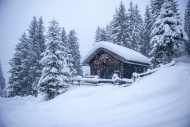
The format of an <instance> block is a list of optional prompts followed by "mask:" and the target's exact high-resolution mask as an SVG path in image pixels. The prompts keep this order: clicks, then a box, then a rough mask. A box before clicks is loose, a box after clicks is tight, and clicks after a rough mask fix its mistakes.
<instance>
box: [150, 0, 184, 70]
mask: <svg viewBox="0 0 190 127" xmlns="http://www.w3.org/2000/svg"><path fill="white" fill-rule="evenodd" d="M151 35H152V39H151V46H152V48H153V49H152V51H151V52H150V55H151V56H152V62H153V64H154V65H155V66H156V65H158V64H160V63H168V62H170V61H171V60H172V58H173V57H174V53H177V51H178V50H179V46H180V45H181V42H182V41H183V40H186V34H185V32H184V31H183V29H182V20H181V18H180V17H179V15H178V13H177V12H176V13H175V11H174V9H173V6H172V3H171V2H170V1H169V0H168V1H166V2H165V3H164V4H163V5H162V8H161V11H160V15H159V16H158V18H157V19H156V22H155V23H154V25H153V31H152V33H151Z"/></svg>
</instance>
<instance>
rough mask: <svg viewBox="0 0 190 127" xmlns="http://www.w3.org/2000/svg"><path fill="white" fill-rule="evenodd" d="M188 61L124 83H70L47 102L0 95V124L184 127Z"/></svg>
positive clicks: (189, 114) (189, 106) (188, 121)
mask: <svg viewBox="0 0 190 127" xmlns="http://www.w3.org/2000/svg"><path fill="white" fill-rule="evenodd" d="M189 93H190V64H187V63H178V64H176V65H175V66H172V67H169V68H167V67H166V68H163V69H161V70H159V71H157V72H156V73H154V74H152V75H150V76H147V77H145V78H144V79H142V80H140V81H139V82H135V83H134V84H132V85H131V86H129V87H125V88H124V87H121V86H111V85H110V86H98V87H94V86H80V87H73V88H71V89H70V90H69V91H67V92H66V93H65V94H62V95H60V96H58V97H56V98H55V99H53V100H51V101H46V102H37V100H36V99H35V98H33V97H25V98H21V97H15V98H10V99H3V98H0V127H189V126H190V96H189Z"/></svg>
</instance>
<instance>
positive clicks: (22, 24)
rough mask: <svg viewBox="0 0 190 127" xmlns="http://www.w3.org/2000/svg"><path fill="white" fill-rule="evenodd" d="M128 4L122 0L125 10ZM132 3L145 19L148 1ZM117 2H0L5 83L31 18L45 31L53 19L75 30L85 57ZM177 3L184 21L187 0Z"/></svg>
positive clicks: (113, 12)
mask: <svg viewBox="0 0 190 127" xmlns="http://www.w3.org/2000/svg"><path fill="white" fill-rule="evenodd" d="M130 1H131V0H122V2H123V3H124V5H125V6H126V9H127V10H128V7H129V2H130ZM132 1H133V3H134V4H135V3H137V4H138V6H139V10H140V14H141V15H142V17H143V18H144V13H145V8H146V5H148V4H149V3H150V0H132ZM120 2H121V0H0V60H1V63H2V68H3V74H4V77H5V79H6V82H7V81H8V78H9V76H10V74H9V73H8V71H9V70H10V65H9V64H8V62H9V61H10V60H11V58H12V57H13V54H14V53H15V51H14V49H15V46H16V44H17V43H18V42H19V41H18V38H19V37H20V36H21V34H22V33H23V32H26V33H27V29H28V27H29V24H30V22H31V20H32V18H33V16H36V17H37V18H39V17H40V16H42V18H43V21H44V26H45V27H46V29H47V27H48V26H49V22H50V21H52V19H53V18H55V19H56V20H57V21H58V22H59V24H60V26H61V27H64V28H65V30H66V31H69V30H71V29H75V30H76V32H77V37H78V38H79V44H80V53H81V55H82V56H84V55H85V53H87V52H88V50H90V48H91V47H92V44H93V43H94V36H95V31H96V29H97V26H100V27H104V26H106V25H107V23H109V22H110V21H111V20H112V18H113V15H114V14H115V9H116V7H118V6H119V4H120ZM178 3H179V12H180V13H181V15H180V16H181V18H182V19H184V13H185V7H186V4H187V0H178ZM45 33H46V32H45Z"/></svg>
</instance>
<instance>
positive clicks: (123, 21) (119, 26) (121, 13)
mask: <svg viewBox="0 0 190 127" xmlns="http://www.w3.org/2000/svg"><path fill="white" fill-rule="evenodd" d="M127 23H128V22H127V15H126V9H125V6H124V4H123V3H122V2H121V3H120V5H119V10H118V9H116V12H115V15H114V18H113V21H112V34H111V40H112V42H113V43H115V44H118V45H121V46H125V47H128V40H127V38H128V32H127V31H126V30H127V28H128V24H127Z"/></svg>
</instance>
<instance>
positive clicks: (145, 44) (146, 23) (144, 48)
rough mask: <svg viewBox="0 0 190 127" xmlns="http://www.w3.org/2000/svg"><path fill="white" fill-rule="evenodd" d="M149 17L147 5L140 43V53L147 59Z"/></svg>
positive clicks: (149, 30) (148, 51)
mask: <svg viewBox="0 0 190 127" xmlns="http://www.w3.org/2000/svg"><path fill="white" fill-rule="evenodd" d="M150 23H151V15H150V9H149V6H148V5H147V7H146V12H145V18H144V25H143V26H144V27H143V36H142V41H141V53H142V54H143V55H145V56H147V57H148V54H149V53H150V50H151V49H150V39H151V38H150V33H151V24H150Z"/></svg>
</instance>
